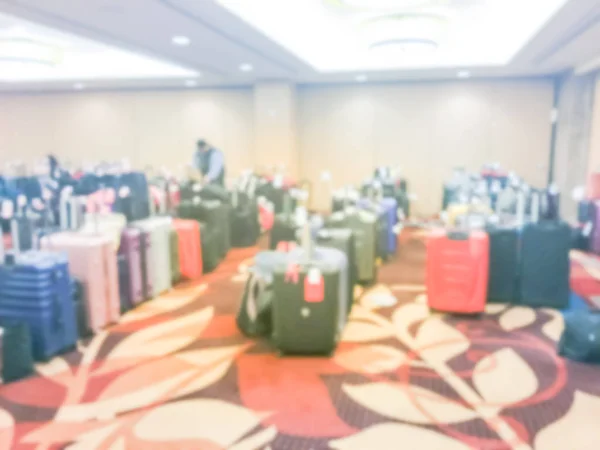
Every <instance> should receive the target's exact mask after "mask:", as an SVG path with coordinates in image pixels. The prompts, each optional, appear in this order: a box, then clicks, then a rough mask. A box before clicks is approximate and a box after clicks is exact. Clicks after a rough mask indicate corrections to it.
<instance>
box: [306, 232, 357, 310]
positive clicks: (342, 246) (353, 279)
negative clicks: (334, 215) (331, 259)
mask: <svg viewBox="0 0 600 450" xmlns="http://www.w3.org/2000/svg"><path fill="white" fill-rule="evenodd" d="M316 243H317V244H318V245H319V246H321V247H329V248H335V249H337V250H340V251H341V252H342V253H344V254H345V255H346V258H347V259H348V301H347V305H348V313H350V311H351V310H352V305H353V304H354V287H355V286H356V284H357V283H358V280H357V277H358V265H357V261H356V249H355V243H354V234H353V232H352V230H350V229H349V228H326V229H323V230H319V232H318V233H317V238H316Z"/></svg>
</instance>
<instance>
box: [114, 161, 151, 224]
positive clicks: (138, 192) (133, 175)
mask: <svg viewBox="0 0 600 450" xmlns="http://www.w3.org/2000/svg"><path fill="white" fill-rule="evenodd" d="M123 187H127V188H128V189H129V191H130V193H131V194H130V195H129V196H127V197H121V196H117V198H116V203H115V205H113V210H114V211H115V212H120V213H122V214H124V215H125V216H126V217H127V220H128V221H129V222H134V221H138V220H143V219H146V218H148V217H150V211H151V209H150V194H149V189H148V179H147V178H146V175H145V174H144V173H142V172H128V173H124V174H122V175H120V176H119V177H118V179H117V180H116V186H115V189H118V190H120V189H121V188H123Z"/></svg>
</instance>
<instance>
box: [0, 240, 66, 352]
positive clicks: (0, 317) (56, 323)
mask: <svg viewBox="0 0 600 450" xmlns="http://www.w3.org/2000/svg"><path fill="white" fill-rule="evenodd" d="M68 270H69V265H68V260H67V257H66V255H63V254H61V253H51V252H43V251H34V250H32V251H28V252H25V253H17V254H14V255H11V258H10V261H7V264H5V265H3V266H2V267H0V321H1V323H2V324H3V325H18V324H19V323H25V324H27V326H28V327H29V333H30V335H31V343H32V349H33V356H34V358H35V359H37V360H43V361H45V360H48V359H49V358H51V357H52V356H54V355H56V354H58V353H61V352H64V351H66V350H69V349H72V348H74V347H75V343H76V342H77V324H76V318H75V308H74V305H73V297H72V291H71V284H70V279H69V273H68Z"/></svg>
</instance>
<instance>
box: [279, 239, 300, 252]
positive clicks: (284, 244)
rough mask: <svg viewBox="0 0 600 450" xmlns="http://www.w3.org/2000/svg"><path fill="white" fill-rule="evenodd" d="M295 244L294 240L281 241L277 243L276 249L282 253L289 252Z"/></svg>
mask: <svg viewBox="0 0 600 450" xmlns="http://www.w3.org/2000/svg"><path fill="white" fill-rule="evenodd" d="M296 247H297V245H296V243H295V242H288V241H281V242H279V243H278V244H277V248H276V250H277V251H278V252H282V253H289V252H291V251H292V250H294V249H296Z"/></svg>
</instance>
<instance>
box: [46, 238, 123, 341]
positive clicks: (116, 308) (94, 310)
mask: <svg viewBox="0 0 600 450" xmlns="http://www.w3.org/2000/svg"><path fill="white" fill-rule="evenodd" d="M40 245H41V247H42V248H43V249H45V250H51V251H61V252H65V253H67V255H68V257H69V271H70V273H71V275H72V276H74V277H75V278H77V279H78V280H80V281H81V283H82V285H83V289H84V297H85V305H86V313H87V318H88V323H89V326H90V329H91V330H92V331H94V332H97V331H99V330H101V329H103V328H104V327H106V326H107V325H109V324H111V323H114V322H117V321H118V320H119V317H120V316H121V305H120V300H119V282H118V270H117V254H116V251H115V248H114V241H113V240H112V239H111V238H110V237H109V236H104V235H102V234H98V235H94V234H83V233H76V232H64V233H57V234H53V235H50V236H45V237H43V238H42V240H41V242H40Z"/></svg>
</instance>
